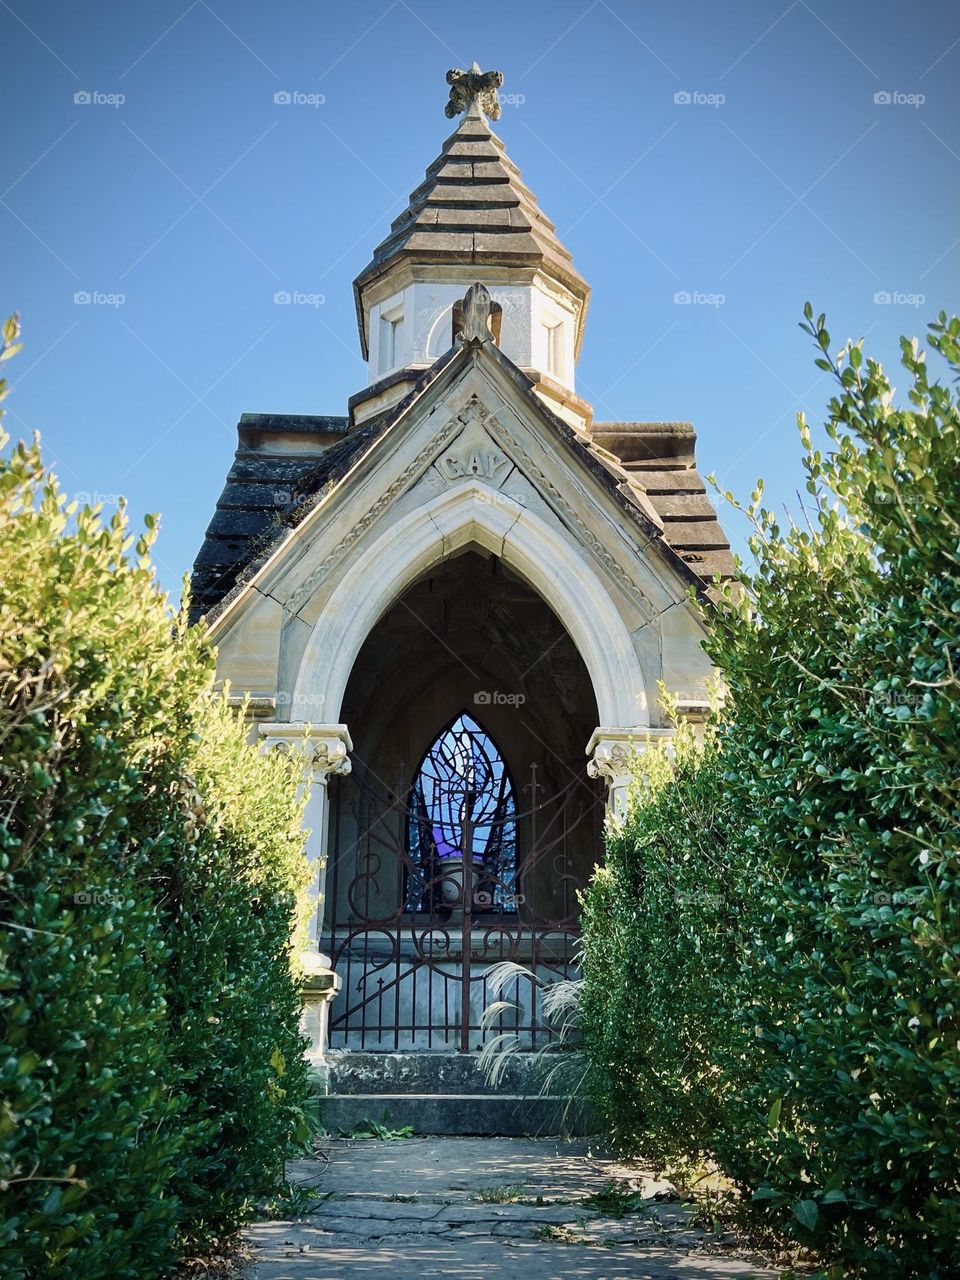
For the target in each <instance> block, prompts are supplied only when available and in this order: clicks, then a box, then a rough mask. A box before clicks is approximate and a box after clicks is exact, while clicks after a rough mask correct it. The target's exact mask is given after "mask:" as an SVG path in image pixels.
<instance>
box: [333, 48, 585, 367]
mask: <svg viewBox="0 0 960 1280" xmlns="http://www.w3.org/2000/svg"><path fill="white" fill-rule="evenodd" d="M498 74H499V73H496V72H487V73H481V72H479V69H478V68H476V66H474V69H473V71H472V72H450V73H449V75H448V77H447V79H448V82H449V83H451V84H452V85H453V90H452V91H451V103H450V104H449V106H448V114H455V113H456V111H457V110H464V108H465V113H464V116H463V119H462V120H461V121H460V124H459V125H458V127H457V129H456V130H455V131H454V132H453V133H452V134H451V135H450V137H449V138H447V140H446V142H444V144H443V148H442V150H441V152H440V155H439V156H438V157H437V159H436V160H434V162H433V164H432V165H430V167H429V168H428V169H427V172H426V177H425V180H424V181H423V182H422V183H421V184H420V186H418V187H417V188H416V190H414V191H412V192H411V194H410V203H409V205H408V206H407V208H406V209H405V210H404V212H403V213H402V214H401V215H400V216H399V217H398V218H396V219H395V220H394V222H393V224H392V225H391V228H390V234H389V235H388V236H387V237H386V239H385V240H383V241H381V243H380V244H379V245H377V247H376V249H375V250H374V252H373V259H372V261H371V262H370V264H369V265H368V266H367V267H366V268H365V269H364V270H363V271H361V273H360V275H359V276H357V278H356V280H355V281H354V286H353V287H354V292H355V294H356V301H357V317H358V321H359V324H360V335H361V343H362V346H363V351H364V355H365V356H366V355H368V345H367V343H368V335H367V334H366V332H365V324H364V308H363V305H362V294H363V291H364V290H365V288H366V287H367V286H368V285H369V284H371V283H372V282H373V281H374V280H376V279H378V278H379V277H380V276H382V275H383V274H385V272H387V271H388V270H389V269H390V268H391V267H393V266H394V265H395V264H397V263H398V262H402V261H409V262H413V263H431V264H447V265H450V266H458V267H466V266H475V265H487V266H504V267H517V266H521V267H522V266H527V267H534V268H537V267H539V268H540V269H542V270H543V271H544V272H545V273H547V274H548V275H550V276H553V277H554V278H555V279H557V280H559V282H560V283H561V284H563V285H565V286H566V287H567V288H568V289H569V290H570V291H571V292H572V293H573V294H574V295H575V296H576V297H578V298H580V299H581V300H582V301H583V306H582V308H581V309H580V315H579V322H578V325H577V348H578V349H579V344H580V338H581V335H582V332H583V322H584V316H585V313H586V301H587V298H588V297H589V294H590V288H589V286H588V285H587V283H586V281H585V280H584V279H583V277H582V276H581V275H580V273H579V272H578V271H577V269H576V267H575V266H574V265H573V259H572V257H571V255H570V253H569V252H568V251H567V250H566V249H565V248H564V246H563V245H562V244H561V243H560V240H559V239H558V237H557V234H556V230H557V229H556V225H555V224H554V223H553V222H551V221H550V219H549V218H547V217H546V216H545V214H544V213H543V211H542V210H541V209H540V206H539V205H538V204H537V198H536V196H535V195H534V194H533V192H532V191H531V190H530V188H529V187H527V186H526V185H525V184H524V182H523V180H522V178H521V177H520V170H519V169H518V168H517V166H516V165H515V164H514V163H513V161H512V160H511V159H510V157H509V156H508V155H507V153H506V149H505V148H504V145H503V142H502V141H501V140H500V138H498V137H497V135H496V134H495V133H494V132H493V130H492V129H491V128H490V123H489V120H488V119H487V115H486V113H485V112H484V109H483V108H484V105H486V106H487V108H488V110H489V109H490V105H491V99H492V102H493V103H495V102H496V98H495V96H494V92H495V91H493V90H490V89H486V88H483V89H481V90H478V91H473V92H471V91H470V89H469V88H466V89H464V88H462V87H461V85H462V84H463V83H464V82H468V83H469V82H471V81H472V82H473V83H481V82H483V81H485V80H487V79H489V78H490V77H491V76H498ZM451 77H457V80H452V79H451ZM500 80H502V77H500ZM499 82H500V81H499V80H498V83H499ZM460 102H462V103H463V104H464V105H463V106H460V105H459V103H460ZM497 114H498V112H497Z"/></svg>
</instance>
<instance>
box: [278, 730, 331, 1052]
mask: <svg viewBox="0 0 960 1280" xmlns="http://www.w3.org/2000/svg"><path fill="white" fill-rule="evenodd" d="M259 730H260V749H261V750H262V751H282V752H284V753H289V752H297V751H300V752H302V754H303V767H304V785H305V786H307V787H309V791H310V793H309V795H308V796H307V804H306V809H305V811H304V819H303V820H304V826H305V827H307V829H308V831H309V834H308V836H307V841H306V845H305V847H304V853H305V855H306V858H307V861H308V862H309V863H310V866H311V871H312V877H311V882H310V888H309V893H310V916H309V919H308V924H307V939H308V940H307V947H306V950H305V951H303V952H302V953H301V955H300V961H301V965H302V967H303V1002H304V1016H303V1023H302V1028H303V1031H304V1034H305V1035H307V1036H308V1037H309V1040H310V1048H309V1049H308V1051H307V1056H308V1057H309V1058H310V1060H311V1062H312V1063H313V1064H314V1066H315V1067H317V1068H318V1069H320V1070H323V1069H324V1068H325V1066H326V1060H325V1057H324V1053H325V1050H326V1045H327V1022H328V1015H329V1005H330V1002H331V1001H332V1000H333V998H334V996H335V995H336V994H337V992H338V991H339V989H340V979H339V978H338V976H337V974H336V973H334V971H333V970H332V969H331V968H330V957H329V956H325V955H323V954H321V952H320V947H319V938H320V932H321V930H322V928H323V900H324V890H325V888H326V880H327V830H328V827H329V809H328V805H327V782H328V781H329V778H330V775H331V774H347V773H349V772H350V768H351V765H350V756H349V754H348V753H349V752H350V751H351V750H352V749H353V743H352V742H351V740H350V732H349V730H348V729H347V726H346V725H345V724H324V725H315V724H309V723H307V722H305V721H287V722H282V723H277V722H272V723H267V724H261V725H260V726H259Z"/></svg>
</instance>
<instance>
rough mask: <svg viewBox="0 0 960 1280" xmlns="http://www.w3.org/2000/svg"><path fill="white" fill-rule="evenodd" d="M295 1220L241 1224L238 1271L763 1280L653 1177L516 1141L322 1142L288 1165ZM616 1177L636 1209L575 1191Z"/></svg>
mask: <svg viewBox="0 0 960 1280" xmlns="http://www.w3.org/2000/svg"><path fill="white" fill-rule="evenodd" d="M290 1174H291V1179H292V1181H293V1182H295V1183H297V1184H299V1185H300V1186H303V1187H305V1188H308V1189H309V1191H310V1192H311V1193H313V1192H315V1193H316V1198H315V1199H314V1198H311V1201H310V1202H309V1204H308V1205H307V1206H306V1208H305V1212H304V1214H303V1216H302V1217H299V1218H297V1219H295V1220H291V1221H280V1222H261V1223H257V1224H256V1225H255V1226H253V1227H251V1228H250V1230H249V1231H248V1232H247V1241H248V1243H249V1244H250V1246H251V1249H252V1253H253V1259H254V1260H253V1262H252V1263H251V1265H250V1267H249V1270H248V1274H249V1276H250V1277H251V1280H359V1278H360V1277H364V1280H414V1278H416V1280H434V1278H435V1277H450V1278H451V1280H453V1278H456V1280H508V1278H509V1280H513V1278H514V1277H516V1278H517V1280H748V1278H752V1280H775V1278H776V1276H777V1275H778V1274H779V1273H778V1272H777V1271H774V1270H768V1269H766V1268H764V1267H761V1266H752V1265H750V1263H749V1262H747V1261H745V1260H744V1259H743V1255H742V1254H740V1255H736V1252H735V1250H734V1251H732V1245H731V1242H730V1241H729V1240H725V1239H720V1238H718V1237H716V1236H710V1235H707V1234H705V1233H704V1232H702V1231H696V1230H693V1229H691V1227H690V1225H689V1221H688V1217H689V1211H688V1209H687V1208H686V1207H685V1206H683V1205H680V1204H677V1203H675V1202H671V1201H670V1200H669V1199H656V1198H655V1196H656V1195H657V1194H658V1193H661V1194H664V1193H665V1194H667V1195H668V1194H669V1191H668V1189H667V1188H666V1187H665V1184H663V1183H657V1182H655V1181H654V1180H653V1179H652V1178H648V1177H643V1176H641V1175H640V1174H638V1172H637V1171H636V1170H635V1169H627V1168H624V1167H623V1166H620V1165H617V1164H615V1163H614V1162H612V1161H608V1160H602V1159H598V1158H596V1157H592V1156H590V1155H589V1154H588V1152H587V1148H586V1146H585V1145H584V1144H583V1143H575V1142H564V1143H560V1142H557V1141H555V1140H544V1139H527V1138H407V1139H402V1140H399V1141H393V1142H389V1141H377V1140H373V1139H369V1140H364V1139H360V1140H357V1139H341V1140H333V1141H331V1143H330V1146H329V1147H328V1148H327V1150H326V1152H325V1153H323V1154H322V1155H321V1156H320V1157H319V1158H317V1159H310V1160H298V1161H294V1163H293V1165H292V1166H291V1169H290ZM621 1179H626V1180H629V1182H630V1189H631V1190H633V1189H636V1190H642V1192H643V1197H644V1199H643V1204H642V1208H641V1210H640V1211H639V1212H630V1213H627V1214H625V1215H624V1216H623V1217H621V1218H619V1219H618V1218H616V1217H615V1216H610V1215H609V1214H607V1215H605V1214H603V1213H599V1212H597V1211H596V1210H595V1209H591V1208H587V1207H585V1206H584V1205H583V1203H582V1202H583V1200H584V1199H585V1198H586V1197H588V1196H591V1195H593V1194H595V1193H596V1192H598V1191H600V1190H601V1189H603V1188H604V1187H609V1185H610V1184H611V1182H614V1181H620V1180H621Z"/></svg>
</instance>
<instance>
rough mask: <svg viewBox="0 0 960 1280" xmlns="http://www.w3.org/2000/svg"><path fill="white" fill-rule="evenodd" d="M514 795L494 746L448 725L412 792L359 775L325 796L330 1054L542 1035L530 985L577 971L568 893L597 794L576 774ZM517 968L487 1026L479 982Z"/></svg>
mask: <svg viewBox="0 0 960 1280" xmlns="http://www.w3.org/2000/svg"><path fill="white" fill-rule="evenodd" d="M569 774H570V778H569V781H568V782H567V783H566V785H565V786H564V787H563V788H562V789H560V790H559V791H555V792H554V793H552V794H550V795H545V794H544V791H545V788H544V787H543V786H542V785H541V784H540V782H539V780H538V776H537V775H538V769H537V766H536V765H535V764H534V765H531V766H530V770H529V776H528V781H527V782H526V785H525V786H524V787H523V788H522V791H523V793H524V794H525V796H528V797H529V799H528V800H524V802H523V803H521V800H520V796H519V795H518V792H517V789H515V787H514V784H513V781H512V780H511V779H510V777H509V775H508V773H507V770H506V766H505V764H504V762H503V760H502V757H500V755H499V752H497V750H496V748H495V746H494V745H493V743H492V740H491V739H490V738H489V737H488V735H487V734H485V733H484V731H483V730H482V729H480V728H479V726H478V725H477V724H476V723H475V722H474V721H473V720H472V719H470V717H468V716H466V715H463V716H460V717H458V718H457V719H456V720H455V721H454V722H453V723H452V724H451V725H450V726H448V728H447V729H446V730H445V731H444V733H442V734H441V735H440V736H439V738H438V739H437V741H436V742H435V743H434V745H433V747H432V748H431V750H430V751H429V752H428V753H427V755H426V756H425V757H424V760H423V761H422V762H421V765H420V768H419V769H418V770H417V772H416V773H415V775H414V777H413V779H412V780H411V778H410V777H409V775H406V776H405V770H404V769H403V768H402V767H401V769H400V777H399V778H398V780H397V783H396V785H395V786H393V787H389V786H387V785H385V784H384V783H383V781H381V780H380V779H378V778H376V777H375V776H373V774H372V773H371V772H370V770H368V769H366V768H365V767H364V766H363V764H362V762H359V761H356V759H355V762H354V772H353V773H352V774H351V775H349V776H347V777H344V778H338V779H336V781H335V782H334V783H333V784H332V785H333V790H332V792H331V832H330V844H329V860H330V866H329V871H328V876H327V900H328V904H329V905H328V909H327V926H326V930H325V936H324V937H323V940H322V945H323V949H324V950H325V951H327V952H329V954H330V955H331V958H332V963H333V967H334V968H335V969H336V970H337V972H338V973H339V974H340V977H341V980H342V984H343V985H342V992H341V995H340V997H339V998H338V1000H337V1001H336V1003H335V1004H334V1006H333V1009H332V1011H331V1012H332V1017H331V1022H330V1043H331V1046H332V1047H334V1048H354V1049H381V1050H397V1049H404V1048H409V1049H419V1048H422V1049H448V1050H460V1051H461V1052H467V1051H469V1050H472V1049H476V1048H479V1047H480V1044H481V1042H482V1041H483V1039H484V1038H486V1037H489V1036H491V1035H498V1034H503V1033H507V1034H512V1035H513V1036H516V1037H517V1039H518V1041H519V1042H520V1043H521V1044H522V1045H523V1046H524V1047H529V1048H531V1049H533V1048H536V1047H538V1045H539V1044H542V1043H543V1041H544V1039H545V1038H546V1037H549V1036H551V1035H552V1034H553V1033H552V1031H551V1028H550V1027H549V1026H548V1025H547V1023H546V1022H545V1020H544V1018H543V1015H542V1010H541V1007H540V989H541V986H542V984H544V983H546V982H550V981H553V980H556V979H559V978H565V977H569V976H570V974H571V972H572V970H573V966H574V964H575V960H576V948H577V940H578V936H579V932H578V918H579V903H578V898H577V890H578V889H580V888H582V887H583V883H584V880H585V877H586V875H588V874H589V871H590V870H591V869H592V866H593V864H594V862H595V861H596V859H597V856H598V852H599V840H600V828H601V822H602V813H603V799H602V795H601V788H600V787H599V786H598V785H595V784H594V783H592V782H590V781H589V780H588V779H587V778H586V777H584V776H582V774H578V773H577V772H575V771H574V770H573V769H571V770H569ZM504 961H512V962H514V963H516V964H519V965H522V966H523V967H524V969H525V970H526V974H527V976H525V977H520V976H516V977H514V978H513V979H512V985H511V986H510V987H508V990H507V992H506V993H505V995H504V997H503V999H504V1000H505V1001H506V1004H507V1007H505V1008H503V1009H502V1010H501V1011H500V1012H499V1013H498V1014H497V1016H496V1017H495V1019H494V1020H493V1022H492V1024H490V1025H487V1020H483V1013H484V1010H485V1009H486V1008H487V1007H488V1006H490V1005H491V1003H492V1002H493V1000H494V999H495V998H496V993H495V992H494V991H493V990H492V989H491V985H490V971H491V969H492V968H493V967H494V966H496V965H499V964H501V963H502V962H504Z"/></svg>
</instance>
